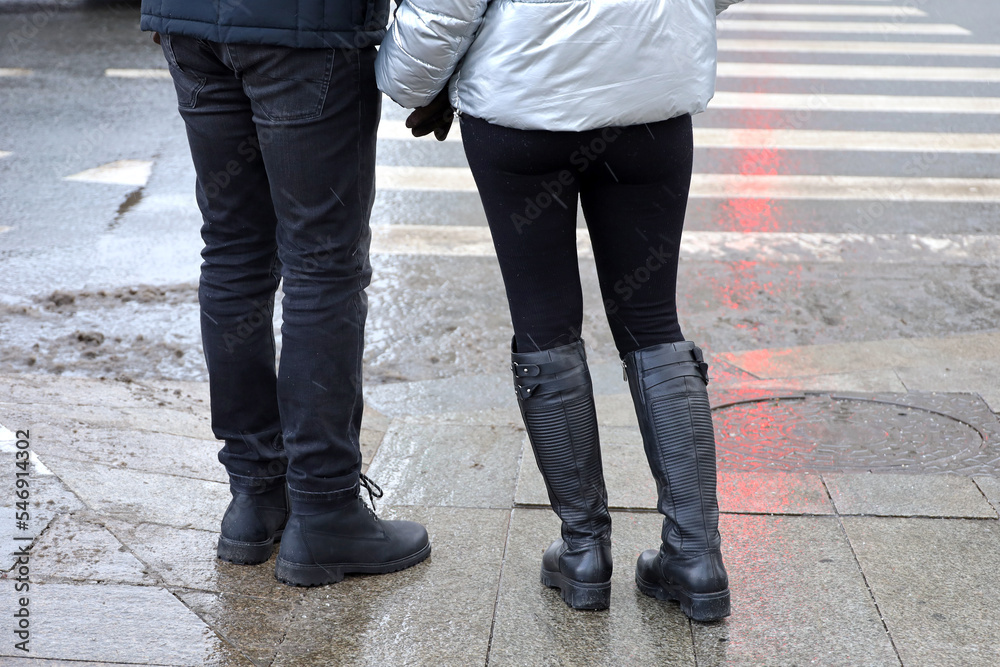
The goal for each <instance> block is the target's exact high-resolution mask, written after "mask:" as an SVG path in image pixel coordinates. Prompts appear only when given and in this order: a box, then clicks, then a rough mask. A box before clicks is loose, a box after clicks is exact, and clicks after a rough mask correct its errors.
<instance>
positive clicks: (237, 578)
mask: <svg viewBox="0 0 1000 667" xmlns="http://www.w3.org/2000/svg"><path fill="white" fill-rule="evenodd" d="M107 526H108V528H109V529H110V530H111V532H112V533H114V535H115V537H117V538H118V540H120V541H121V542H122V543H123V544H125V545H126V546H128V548H129V549H131V550H132V553H134V554H135V556H136V558H138V559H139V560H141V561H142V562H143V563H145V564H146V566H147V567H148V569H149V571H150V572H151V573H153V574H155V575H156V576H158V577H160V579H161V580H162V581H163V583H164V584H165V585H166V586H170V587H175V588H184V589H191V590H200V591H208V592H213V593H239V594H240V595H247V596H251V597H258V598H268V599H277V600H297V599H299V598H300V597H301V596H302V592H303V591H304V590H305V589H301V588H294V587H292V586H286V585H285V584H282V583H281V582H279V581H278V580H277V579H275V578H274V559H275V557H276V556H277V551H278V550H277V547H276V548H275V550H274V554H272V556H271V559H270V560H269V561H267V562H266V563H261V564H260V565H236V564H234V563H227V562H226V561H222V560H219V559H218V558H216V556H215V548H216V545H217V544H218V541H219V534H218V533H212V532H207V531H202V530H186V529H180V528H172V527H170V526H161V525H156V524H142V525H138V526H136V525H133V524H129V523H125V522H123V521H115V520H109V521H108V522H107Z"/></svg>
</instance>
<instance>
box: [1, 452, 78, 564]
mask: <svg viewBox="0 0 1000 667" xmlns="http://www.w3.org/2000/svg"><path fill="white" fill-rule="evenodd" d="M29 479H30V480H31V486H30V487H29V490H30V491H31V499H30V500H29V503H30V505H29V507H30V509H29V510H28V515H29V516H28V528H27V529H26V530H21V529H19V528H18V524H17V522H16V521H17V515H18V513H19V512H20V511H21V510H18V509H17V507H16V506H15V505H14V503H13V502H8V503H4V505H3V506H0V544H14V542H15V541H14V538H15V537H34V538H37V537H38V536H39V535H41V534H42V533H43V532H44V531H45V529H46V527H48V525H49V524H50V523H51V522H52V520H53V519H55V518H56V517H58V516H60V515H63V514H67V513H69V512H76V511H78V510H82V509H84V505H83V503H81V502H80V500H79V498H77V497H76V496H75V495H73V493H72V492H71V491H70V490H69V489H68V488H67V487H66V485H65V484H63V482H62V480H60V479H59V478H58V477H56V476H55V475H52V474H46V475H37V474H36V473H35V471H33V472H32V475H31V476H30V477H29ZM14 560H15V557H14V556H13V555H11V553H10V551H7V552H5V553H4V554H3V557H2V560H0V569H2V570H9V569H10V568H11V567H12V565H13V563H14Z"/></svg>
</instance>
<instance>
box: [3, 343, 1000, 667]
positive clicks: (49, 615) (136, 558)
mask: <svg viewBox="0 0 1000 667" xmlns="http://www.w3.org/2000/svg"><path fill="white" fill-rule="evenodd" d="M866 346H867V347H866ZM998 350H1000V334H998V333H985V334H976V335H974V336H956V337H952V338H947V339H938V340H934V341H927V340H925V341H908V342H907V341H883V342H876V343H865V344H860V345H858V344H855V345H851V346H840V347H838V346H836V345H833V346H814V347H811V348H798V349H788V350H755V351H749V352H745V353H734V354H726V355H718V356H716V357H715V358H714V359H712V360H711V361H712V363H713V382H712V384H711V385H710V390H711V392H712V398H713V406H714V408H715V416H716V429H717V433H718V437H719V458H720V472H719V488H720V501H721V509H722V512H723V515H722V522H721V523H722V526H721V529H722V534H723V547H724V552H725V556H726V559H727V563H728V566H729V572H730V578H731V586H732V591H733V614H732V616H731V617H730V618H728V619H726V620H725V621H723V622H720V623H716V624H698V623H690V622H689V621H688V620H687V619H686V618H685V617H684V616H683V614H681V612H680V610H679V608H678V607H677V606H676V605H675V604H672V603H662V602H657V601H656V600H653V599H651V598H647V597H645V596H644V595H642V594H640V593H638V591H637V590H636V588H635V585H634V582H633V567H634V563H635V558H636V556H637V555H638V553H639V552H640V551H642V550H643V549H645V548H649V547H653V546H655V545H656V541H657V538H658V534H659V518H658V516H657V515H656V514H655V513H654V512H653V511H652V510H653V507H654V487H653V481H652V478H651V477H650V475H649V472H648V469H647V468H646V464H645V460H644V458H643V453H642V445H641V441H640V439H639V433H638V429H637V427H636V424H635V415H634V412H633V411H632V406H631V402H630V399H629V397H628V394H627V386H626V385H625V383H624V382H622V379H621V369H620V368H619V367H615V366H613V365H598V366H596V367H595V368H594V369H593V372H594V376H595V382H596V386H597V391H598V401H597V402H598V415H599V420H600V423H601V428H602V439H603V444H604V460H605V469H606V475H607V478H608V487H609V494H610V500H611V503H612V505H613V508H614V514H613V519H614V555H615V564H616V572H615V576H614V590H613V598H612V606H611V609H610V611H608V612H574V611H571V610H569V609H568V608H566V607H565V605H564V604H563V603H562V601H561V599H560V597H559V594H558V592H557V591H553V590H549V589H546V588H544V587H542V586H541V585H540V584H539V582H538V567H539V559H540V556H541V553H542V551H543V549H544V548H545V547H546V546H547V545H548V544H549V542H550V541H551V540H552V539H554V538H555V537H556V536H557V534H558V524H557V521H556V519H555V517H554V515H553V514H552V513H551V511H550V510H549V509H548V508H547V506H546V500H545V491H544V487H543V485H542V482H541V478H540V476H539V475H538V472H537V470H536V468H535V465H534V461H533V459H532V456H531V453H530V449H528V448H527V444H526V440H525V433H524V430H523V427H522V426H521V425H520V419H519V417H518V414H517V412H516V405H515V403H514V397H513V395H512V391H511V389H510V379H509V376H508V375H507V374H506V373H504V372H498V373H497V374H496V375H494V376H477V377H470V378H453V379H447V380H434V381H427V382H416V383H400V384H390V385H382V386H376V387H370V388H369V390H368V391H367V394H368V408H367V414H366V420H365V431H364V435H363V446H364V449H365V452H364V453H365V459H366V461H370V462H371V463H370V467H369V469H368V474H369V476H371V477H372V478H374V479H375V480H376V481H377V482H378V483H379V484H381V485H382V487H383V488H384V489H385V497H384V498H383V499H382V500H381V501H380V502H379V504H378V507H379V511H380V514H382V515H384V516H386V517H397V518H404V517H405V518H411V519H416V520H419V521H422V522H424V523H425V524H426V525H427V526H428V529H429V530H430V533H431V539H432V542H433V546H434V551H433V554H432V556H431V557H430V559H429V560H427V561H426V562H424V563H422V564H420V565H418V566H416V567H413V568H411V569H409V570H406V571H404V572H400V573H395V574H390V575H384V576H378V577H360V576H359V577H349V578H348V579H347V580H345V581H344V582H342V583H340V584H336V585H334V586H328V587H323V588H318V589H295V588H290V587H287V586H284V585H281V584H279V583H278V582H277V581H276V580H275V579H274V576H273V567H274V561H273V559H272V560H271V561H270V562H269V563H267V564H265V565H260V566H253V567H245V566H237V565H233V564H230V563H224V562H221V561H218V560H216V559H215V556H214V552H215V542H216V539H217V531H218V527H219V520H220V518H221V516H222V512H223V510H224V509H225V507H226V504H227V502H228V498H229V493H228V488H227V486H226V484H225V476H224V473H223V470H222V468H221V466H220V465H219V464H218V463H217V461H216V458H215V456H216V451H217V445H216V443H215V441H214V440H213V439H212V434H211V430H210V426H209V418H208V404H207V401H208V399H207V393H208V392H207V387H206V386H205V385H203V384H198V383H178V382H166V381H165V382H131V383H125V382H115V381H110V380H108V381H98V380H83V379H70V378H59V377H54V376H42V375H23V376H6V377H0V424H2V425H3V426H4V427H6V429H7V430H4V431H0V441H2V442H0V451H2V452H3V453H4V456H3V460H4V461H6V467H7V470H6V472H4V473H3V475H2V479H3V480H4V481H3V482H0V493H4V494H6V496H7V497H8V499H9V501H6V502H4V504H3V508H2V510H0V539H2V540H3V543H4V545H5V549H4V553H5V554H7V555H6V556H4V558H5V561H6V562H5V563H4V565H3V569H4V570H5V571H6V574H5V581H3V591H4V593H3V598H2V599H3V600H4V603H3V604H4V605H5V606H4V610H5V611H4V614H5V617H6V618H7V619H8V621H7V623H6V627H7V628H8V630H5V631H4V632H3V633H2V634H0V637H3V640H2V643H0V656H11V657H8V658H0V663H2V664H11V665H22V664H23V665H33V664H46V665H48V664H64V663H63V662H61V661H66V662H65V664H72V665H86V664H107V663H113V664H156V665H202V664H213V665H250V664H257V665H269V664H273V665H463V666H464V665H484V664H486V665H591V666H595V665H625V664H636V665H667V664H669V665H692V666H693V665H698V666H699V667H704V666H705V665H755V666H756V665H809V664H816V665H851V666H856V665H900V664H902V665H906V666H910V665H913V666H916V665H963V666H968V665H996V664H997V661H998V655H1000V599H998V597H997V596H996V594H995V592H996V590H998V589H1000V522H998V515H997V508H998V507H1000V479H998V478H997V474H998V472H1000V422H998V420H997V418H996V416H995V413H994V412H993V411H994V410H998V409H1000V380H998V379H997V378H998V377H1000V376H998V375H997V373H996V372H993V371H995V370H996V368H997V365H998V363H1000V359H998V358H997V355H998V354H1000V353H998ZM501 363H502V360H498V367H500V365H501ZM991 408H992V409H991ZM18 430H28V431H29V434H30V438H29V442H30V449H31V452H32V456H33V466H32V472H31V478H30V487H29V488H30V493H31V500H30V502H31V517H30V521H29V525H28V527H27V528H23V527H22V528H19V527H18V525H17V517H16V516H15V512H16V508H15V506H14V502H15V499H14V493H15V487H14V480H15V472H16V467H15V455H14V452H15V451H16V445H15V441H14V440H13V432H15V431H18ZM18 537H33V538H34V540H33V541H26V540H19V541H15V538H18ZM29 543H30V544H31V545H32V546H31V548H30V558H29V559H28V560H29V569H30V574H29V575H28V576H29V577H30V592H29V593H27V594H25V593H15V591H14V586H15V584H16V583H17V582H16V581H15V578H16V577H17V570H16V569H14V570H12V568H13V567H14V565H15V556H12V555H10V553H11V552H12V551H13V550H14V549H15V548H16V546H15V545H22V544H29ZM24 595H28V596H29V598H30V603H29V605H28V608H29V610H30V643H29V647H30V651H31V652H30V653H29V654H25V653H24V652H22V651H20V650H18V649H17V648H16V647H15V643H16V642H17V641H20V640H19V639H18V638H16V636H15V635H14V634H13V633H12V632H11V629H13V620H12V616H11V614H13V613H14V612H15V611H17V609H18V608H19V607H18V598H19V597H20V596H24ZM46 659H47V660H46Z"/></svg>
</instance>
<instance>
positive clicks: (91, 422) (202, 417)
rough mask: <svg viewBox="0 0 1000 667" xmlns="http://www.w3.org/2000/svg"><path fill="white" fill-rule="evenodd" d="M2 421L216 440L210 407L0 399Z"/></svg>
mask: <svg viewBox="0 0 1000 667" xmlns="http://www.w3.org/2000/svg"><path fill="white" fill-rule="evenodd" d="M0 423H5V424H15V425H16V428H31V429H32V430H34V431H37V432H39V433H40V432H42V431H44V430H45V429H46V428H47V427H49V426H50V425H51V427H56V428H58V430H59V431H62V430H64V429H67V428H68V429H73V428H111V429H119V430H124V431H152V432H155V433H169V434H173V435H179V436H185V437H191V438H200V439H202V440H212V441H214V440H215V436H213V435H212V426H211V418H210V416H209V413H208V410H207V409H204V410H199V411H198V412H194V411H189V410H174V409H169V408H163V407H147V408H137V407H107V406H103V405H73V404H67V405H59V406H54V405H21V404H16V403H0Z"/></svg>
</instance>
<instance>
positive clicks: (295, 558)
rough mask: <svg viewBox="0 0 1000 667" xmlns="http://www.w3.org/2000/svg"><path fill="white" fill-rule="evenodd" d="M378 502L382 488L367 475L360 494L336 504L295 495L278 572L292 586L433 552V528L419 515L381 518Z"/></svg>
mask: <svg viewBox="0 0 1000 667" xmlns="http://www.w3.org/2000/svg"><path fill="white" fill-rule="evenodd" d="M362 486H363V487H364V488H365V489H366V490H367V491H368V496H369V499H371V500H372V504H374V499H375V498H381V497H382V489H380V488H379V487H378V485H377V484H375V483H374V482H372V481H371V480H370V479H368V478H367V477H365V476H364V475H361V480H360V484H359V486H358V494H357V495H356V496H355V497H353V498H352V499H351V500H349V501H348V502H347V503H346V504H343V505H340V506H338V507H336V508H329V507H322V506H321V507H310V506H309V505H308V504H306V503H301V504H300V503H297V502H296V501H295V500H294V498H293V500H292V515H291V516H290V517H289V519H288V525H287V526H286V527H285V533H284V536H283V538H282V541H281V550H280V551H279V552H278V561H277V564H276V566H275V570H274V576H275V577H277V579H278V580H279V581H281V582H284V583H286V584H291V585H292V586H322V585H324V584H333V583H336V582H338V581H341V580H342V579H343V578H344V575H346V574H385V573H387V572H396V571H397V570H404V569H406V568H408V567H410V566H412V565H416V564H417V563H419V562H420V561H422V560H424V559H425V558H427V556H429V555H430V553H431V545H430V541H429V540H428V538H427V530H426V529H424V527H423V526H421V525H420V524H419V523H416V522H413V521H385V520H382V519H379V518H378V516H376V515H375V512H374V510H372V509H371V508H370V507H369V506H368V505H367V504H366V503H365V501H364V500H362V499H361V494H360V491H361V487H362Z"/></svg>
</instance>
